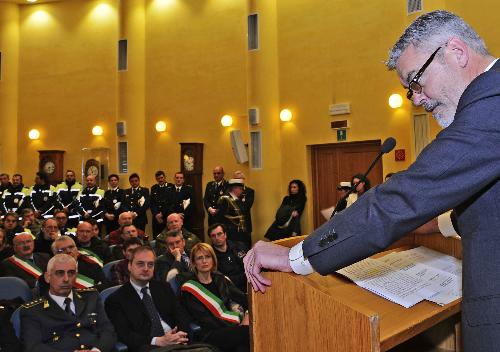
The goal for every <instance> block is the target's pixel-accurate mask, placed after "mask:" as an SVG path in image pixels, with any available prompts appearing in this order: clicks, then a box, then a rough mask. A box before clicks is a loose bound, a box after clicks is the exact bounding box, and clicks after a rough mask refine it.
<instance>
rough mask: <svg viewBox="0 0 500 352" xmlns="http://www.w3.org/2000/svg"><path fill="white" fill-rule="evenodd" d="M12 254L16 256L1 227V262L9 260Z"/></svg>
mask: <svg viewBox="0 0 500 352" xmlns="http://www.w3.org/2000/svg"><path fill="white" fill-rule="evenodd" d="M12 254H14V250H13V249H12V247H11V246H10V245H9V244H8V243H7V237H6V236H5V230H4V229H2V228H1V227H0V262H2V260H4V259H7V258H8V257H10V256H11V255H12Z"/></svg>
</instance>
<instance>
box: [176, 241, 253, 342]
mask: <svg viewBox="0 0 500 352" xmlns="http://www.w3.org/2000/svg"><path fill="white" fill-rule="evenodd" d="M191 262H192V263H193V269H194V274H193V273H189V274H187V275H184V274H181V276H182V277H183V280H182V282H183V284H182V286H181V292H182V294H181V302H182V303H183V305H184V307H185V308H186V309H187V310H188V312H189V313H190V314H191V316H192V317H193V318H194V319H195V320H196V321H197V323H198V324H199V325H200V326H201V332H200V334H199V336H200V338H201V341H203V342H207V343H209V344H212V345H214V346H216V347H218V348H220V349H221V350H222V351H228V352H229V351H231V352H233V351H237V352H243V351H250V338H249V335H250V334H249V328H248V324H249V320H248V313H245V311H246V309H247V307H248V301H247V296H246V295H245V294H244V293H243V292H241V291H240V290H238V288H236V286H234V285H233V284H232V283H231V281H230V280H228V279H227V278H226V277H225V276H224V275H222V274H220V273H219V272H217V271H216V270H217V257H216V256H215V253H214V250H213V249H212V247H211V246H210V245H208V244H206V243H199V244H197V245H196V246H194V247H193V249H192V250H191Z"/></svg>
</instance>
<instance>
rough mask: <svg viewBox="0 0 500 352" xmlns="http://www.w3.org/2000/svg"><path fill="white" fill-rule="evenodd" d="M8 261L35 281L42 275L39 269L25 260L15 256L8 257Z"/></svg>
mask: <svg viewBox="0 0 500 352" xmlns="http://www.w3.org/2000/svg"><path fill="white" fill-rule="evenodd" d="M8 260H9V261H10V262H11V263H12V264H14V265H15V266H17V267H19V268H21V269H23V270H24V271H26V272H27V273H28V274H30V275H31V276H33V277H34V278H35V279H37V280H38V278H39V277H40V275H42V274H43V272H42V270H41V269H40V268H39V267H37V266H36V265H35V264H34V263H30V262H29V261H27V260H24V259H21V258H19V257H16V256H15V255H13V256H10V257H9V259H8Z"/></svg>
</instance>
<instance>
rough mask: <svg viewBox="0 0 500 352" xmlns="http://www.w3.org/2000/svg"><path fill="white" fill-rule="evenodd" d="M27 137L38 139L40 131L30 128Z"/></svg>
mask: <svg viewBox="0 0 500 352" xmlns="http://www.w3.org/2000/svg"><path fill="white" fill-rule="evenodd" d="M28 138H29V139H31V140H37V139H40V131H39V130H37V129H32V130H30V131H29V132H28Z"/></svg>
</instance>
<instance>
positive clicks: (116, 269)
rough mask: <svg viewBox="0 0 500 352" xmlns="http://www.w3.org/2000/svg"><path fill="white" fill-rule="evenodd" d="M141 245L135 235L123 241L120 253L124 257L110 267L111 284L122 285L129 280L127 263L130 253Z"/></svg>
mask: <svg viewBox="0 0 500 352" xmlns="http://www.w3.org/2000/svg"><path fill="white" fill-rule="evenodd" d="M140 246H142V241H141V240H140V239H139V238H137V237H132V238H129V239H128V240H126V241H125V242H123V246H122V253H123V256H124V257H125V259H121V260H120V261H118V262H117V263H115V264H113V266H112V267H111V284H112V285H123V284H125V283H127V282H129V280H130V271H129V270H128V263H129V260H130V258H131V257H132V253H133V252H134V250H135V249H136V248H138V247H140Z"/></svg>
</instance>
